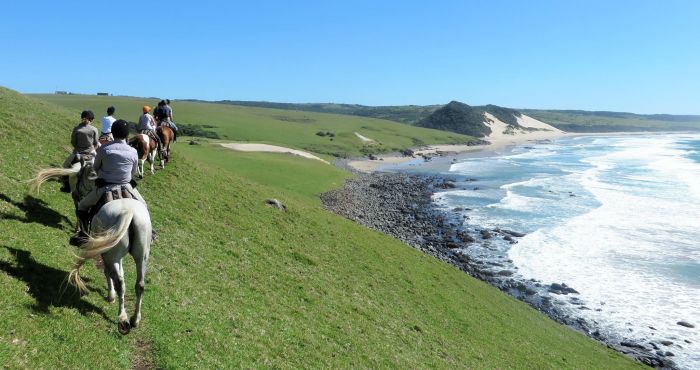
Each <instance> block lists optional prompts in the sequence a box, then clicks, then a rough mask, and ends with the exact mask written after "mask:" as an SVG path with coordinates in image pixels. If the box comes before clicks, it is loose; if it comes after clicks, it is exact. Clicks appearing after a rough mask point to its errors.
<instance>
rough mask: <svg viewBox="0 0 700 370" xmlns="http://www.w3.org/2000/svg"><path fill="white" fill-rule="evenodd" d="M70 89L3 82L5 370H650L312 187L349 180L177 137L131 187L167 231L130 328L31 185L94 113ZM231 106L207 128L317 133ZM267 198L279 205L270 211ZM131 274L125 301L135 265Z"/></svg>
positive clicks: (314, 167) (52, 194)
mask: <svg viewBox="0 0 700 370" xmlns="http://www.w3.org/2000/svg"><path fill="white" fill-rule="evenodd" d="M72 99H74V100H62V103H64V104H66V106H67V107H68V109H66V108H63V107H59V106H57V105H54V104H51V103H47V102H45V101H43V100H40V99H36V98H28V97H26V96H23V95H20V94H18V93H16V92H13V91H10V90H7V89H4V88H0V313H2V317H3V320H0V358H1V359H2V365H3V367H7V368H10V369H15V368H22V369H24V368H30V369H37V368H44V369H54V368H68V369H94V368H100V369H126V368H159V369H160V368H165V369H171V368H200V369H220V368H405V369H414V368H444V369H454V368H475V369H484V368H489V369H494V368H499V369H516V368H517V369H525V368H537V369H565V368H572V369H573V368H587V369H603V368H606V369H608V368H615V369H626V368H637V369H641V368H643V367H642V366H641V365H639V364H636V363H634V362H633V361H631V360H630V359H628V358H626V357H623V356H622V355H620V354H618V353H616V352H614V351H613V350H611V349H609V348H606V347H605V346H603V345H601V344H600V343H597V342H595V341H593V340H591V339H589V338H587V337H585V336H583V335H581V334H579V333H576V332H574V331H572V330H570V329H569V328H567V327H564V326H562V325H559V324H557V323H555V322H553V321H552V320H550V319H548V318H547V317H545V316H544V315H542V314H541V313H539V312H537V311H536V310H534V309H532V308H530V307H529V306H527V305H525V304H524V303H522V302H519V301H516V300H515V299H512V298H511V297H509V296H507V295H505V294H504V293H502V292H500V291H499V290H497V289H495V288H493V287H491V286H489V285H487V284H485V283H483V282H481V281H477V280H475V279H473V278H471V277H470V276H468V275H467V274H465V273H463V272H462V271H459V270H458V269H456V268H454V267H453V266H451V265H448V264H446V263H444V262H441V261H438V260H436V259H435V258H432V257H430V256H427V255H425V254H423V253H421V252H419V251H417V250H414V249H412V248H410V247H408V246H407V245H405V244H403V243H401V242H399V241H397V240H395V239H392V238H390V237H387V236H385V235H382V234H380V233H377V232H374V231H372V230H369V229H367V228H364V227H362V226H360V225H358V224H356V223H353V222H351V221H349V220H346V219H344V218H342V217H339V216H336V215H334V214H332V213H329V212H327V211H326V210H324V209H323V207H322V205H321V203H320V201H319V198H318V195H319V193H320V192H322V191H326V190H328V189H331V188H335V187H338V186H341V184H342V182H343V180H344V179H345V178H346V177H347V176H349V174H348V173H347V172H344V171H341V170H339V169H337V168H335V167H333V166H329V165H326V164H323V163H321V162H318V161H312V160H305V159H300V158H296V157H292V156H288V155H283V154H266V153H240V152H234V151H231V150H227V149H224V148H222V147H220V146H218V145H215V144H213V143H208V142H207V141H206V140H204V139H201V140H200V143H201V145H186V144H185V142H186V141H185V140H183V142H181V143H179V144H177V145H175V146H174V147H173V161H172V162H171V164H170V165H169V166H168V167H167V168H166V169H165V170H162V171H157V172H156V174H155V175H154V176H150V175H147V177H146V178H145V179H144V180H142V181H141V182H140V183H139V190H140V191H141V193H142V194H143V196H144V197H145V198H146V200H147V201H148V202H149V210H150V212H151V216H152V220H153V223H154V227H155V229H156V230H158V232H159V234H160V239H159V241H158V242H157V243H156V244H154V245H153V248H152V252H151V258H150V260H149V270H148V275H147V283H146V294H145V297H144V303H143V321H142V326H141V327H140V328H138V329H136V330H133V331H132V332H131V334H129V335H128V336H126V337H122V336H120V335H119V334H117V332H116V327H115V326H116V325H115V322H114V318H115V316H116V311H117V308H116V307H115V306H114V305H110V304H109V303H107V302H105V300H104V298H103V296H104V294H105V291H104V276H103V275H102V273H101V272H100V271H99V270H98V269H96V268H95V267H93V265H92V264H89V265H86V266H85V268H84V269H83V273H84V275H85V278H86V281H87V283H88V287H89V288H90V289H91V290H92V292H91V293H90V294H88V295H87V296H83V297H81V296H79V295H76V294H75V293H74V292H73V291H72V290H71V289H68V290H67V291H65V293H63V294H62V293H61V292H62V288H63V287H64V285H63V283H64V281H65V278H66V275H67V270H68V269H69V268H70V266H71V265H72V261H73V256H72V253H74V252H75V251H76V250H75V249H74V248H72V247H70V246H68V244H67V239H68V236H69V235H70V233H71V230H72V227H73V220H74V215H73V202H72V200H71V199H70V196H68V195H66V194H63V193H60V192H59V191H58V187H59V184H58V183H55V182H50V183H47V184H46V185H45V186H44V189H43V190H42V192H41V193H40V194H38V195H36V194H28V193H27V190H28V189H27V184H26V182H25V180H26V179H28V178H30V177H31V176H32V173H33V172H34V170H35V169H36V168H38V167H46V166H49V165H57V164H60V163H61V162H62V161H63V158H64V157H65V155H66V154H67V151H66V150H65V149H64V147H65V146H66V144H67V143H68V141H69V135H70V130H71V128H72V126H73V125H74V124H75V123H76V122H77V114H76V112H79V108H78V107H91V104H92V103H91V102H92V100H91V99H87V98H86V97H80V96H75V97H72ZM81 99H83V100H81ZM109 102H116V103H118V104H120V106H119V107H118V111H119V110H120V109H121V112H122V113H121V114H122V115H123V116H127V115H130V114H136V115H137V114H138V109H135V110H133V111H132V108H138V105H139V104H142V101H141V100H134V101H125V100H120V99H113V100H112V99H110V97H105V100H100V101H99V107H102V106H105V107H106V105H105V103H109ZM121 104H124V105H121ZM191 104H192V105H191V106H188V108H187V109H189V110H190V111H189V113H188V112H186V111H187V109H182V108H181V109H182V110H183V112H182V114H183V115H184V117H192V121H191V122H193V123H198V121H196V120H195V119H194V117H201V116H204V115H206V114H208V113H211V112H210V110H212V109H213V108H212V107H211V105H207V104H199V103H191ZM226 108H227V110H223V111H222V112H224V113H220V115H219V113H217V114H216V115H212V116H209V118H207V119H206V120H205V121H206V122H209V123H211V124H212V125H213V126H215V127H216V130H219V131H218V132H219V133H220V134H221V135H232V134H233V133H235V132H243V131H242V129H241V128H240V127H236V126H237V125H244V123H241V122H238V121H237V120H239V119H240V120H242V121H243V122H245V124H247V125H251V126H253V127H256V128H257V130H258V131H259V132H257V135H258V136H256V137H258V138H267V140H265V141H267V142H287V143H299V145H302V144H303V143H305V142H306V141H305V140H307V138H306V136H305V135H301V136H296V137H295V136H291V137H284V135H283V134H284V133H286V131H285V130H286V128H285V125H286V124H287V123H286V121H275V120H271V119H270V118H269V116H267V115H269V114H270V113H271V112H269V111H267V110H262V111H256V110H253V111H251V110H252V108H245V109H243V110H235V109H233V110H230V107H226ZM246 112H247V113H246ZM228 114H235V115H238V116H237V117H239V118H235V119H233V120H227V118H226V117H227V116H228ZM273 114H274V115H284V116H289V117H297V116H295V115H293V114H291V113H286V112H285V111H276V112H274V113H273ZM189 115H191V116H189ZM240 117H244V118H240ZM317 118H319V119H320V117H317ZM183 119H184V118H183ZM337 119H338V120H341V121H342V120H343V119H344V118H343V117H342V116H339V117H338V118H337ZM187 120H188V121H189V119H187ZM237 122H238V123H237ZM332 122H333V120H332V119H331V120H329V121H327V124H332ZM295 124H296V123H295ZM300 124H301V123H300ZM230 126H234V127H230ZM409 128H410V127H409ZM413 129H415V128H413ZM239 130H241V131H239ZM419 131H421V132H427V131H422V130H419ZM412 132H415V131H412ZM249 135H252V133H251V134H249ZM419 137H422V138H423V139H427V138H428V136H419ZM268 198H277V199H279V200H281V201H282V202H283V203H284V204H285V205H286V206H287V211H286V212H281V211H279V210H276V209H273V208H269V207H267V206H266V205H265V200H266V199H268ZM124 268H125V276H126V281H127V282H126V285H127V287H128V288H127V292H128V293H127V305H128V306H127V307H128V308H129V309H130V310H131V308H132V307H133V296H134V294H133V282H134V276H135V274H134V264H133V262H132V261H131V260H130V259H129V258H128V257H127V259H126V260H125V263H124Z"/></svg>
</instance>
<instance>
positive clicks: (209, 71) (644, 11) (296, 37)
mask: <svg viewBox="0 0 700 370" xmlns="http://www.w3.org/2000/svg"><path fill="white" fill-rule="evenodd" d="M110 3H112V4H110ZM0 50H1V52H0V85H3V86H7V87H10V88H12V89H15V90H19V91H21V92H25V93H33V92H53V91H54V90H68V91H73V92H81V93H95V92H99V91H105V92H110V93H113V94H120V95H135V96H149V97H150V96H154V97H163V98H165V97H167V98H175V99H178V98H197V99H207V100H219V99H231V100H268V101H280V102H337V103H358V104H367V105H399V104H440V103H447V102H449V101H450V100H459V101H463V102H465V103H468V104H473V105H480V104H488V103H491V104H497V105H502V106H508V107H516V108H553V109H587V110H615V111H630V112H637V113H676V114H700V1H673V0H669V1H645V0H638V1H624V0H620V1H612V0H611V1H593V0H590V1H578V0H571V1H536V0H532V1H454V2H452V1H420V2H419V1H384V2H380V1H346V2H333V1H297V2H291V1H279V2H277V1H259V2H234V1H231V2H213V1H204V0H203V1H187V2H180V1H161V2H149V1H139V2H136V1H118V2H106V1H105V2H103V1H65V2H54V1H51V2H49V1H46V2H43V1H42V2H37V1H28V0H27V1H21V2H20V1H4V2H3V3H2V4H1V5H0Z"/></svg>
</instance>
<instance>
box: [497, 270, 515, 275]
mask: <svg viewBox="0 0 700 370" xmlns="http://www.w3.org/2000/svg"><path fill="white" fill-rule="evenodd" d="M498 275H499V276H512V275H513V271H510V270H501V271H499V272H498Z"/></svg>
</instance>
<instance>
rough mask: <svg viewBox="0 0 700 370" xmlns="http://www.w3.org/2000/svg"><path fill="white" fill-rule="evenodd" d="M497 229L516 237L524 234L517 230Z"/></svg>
mask: <svg viewBox="0 0 700 370" xmlns="http://www.w3.org/2000/svg"><path fill="white" fill-rule="evenodd" d="M498 231H499V232H501V233H504V234H508V235H510V236H514V237H516V238H522V237H523V236H525V235H526V234H523V233H519V232H517V231H512V230H504V229H499V230H498Z"/></svg>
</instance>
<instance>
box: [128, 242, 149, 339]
mask: <svg viewBox="0 0 700 370" xmlns="http://www.w3.org/2000/svg"><path fill="white" fill-rule="evenodd" d="M146 237H147V238H150V237H151V236H150V235H147V236H146ZM148 244H149V243H148V240H143V241H142V243H141V248H134V250H133V251H132V255H133V257H134V262H136V286H135V287H134V288H135V290H136V307H135V309H134V315H133V316H131V321H130V322H131V326H133V327H137V326H139V324H140V323H141V302H142V301H143V292H144V291H145V290H146V268H147V267H148V253H149V246H148Z"/></svg>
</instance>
